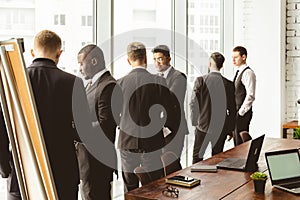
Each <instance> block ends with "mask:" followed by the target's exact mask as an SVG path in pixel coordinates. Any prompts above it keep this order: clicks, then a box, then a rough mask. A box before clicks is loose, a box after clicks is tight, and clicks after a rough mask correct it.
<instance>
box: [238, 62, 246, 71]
mask: <svg viewBox="0 0 300 200" xmlns="http://www.w3.org/2000/svg"><path fill="white" fill-rule="evenodd" d="M246 67H248V65H247V64H243V65H241V66H240V67H239V68H238V69H237V70H239V72H242V71H243V70H244V69H245V68H246Z"/></svg>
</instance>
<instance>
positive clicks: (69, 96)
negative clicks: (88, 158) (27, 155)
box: [27, 30, 91, 200]
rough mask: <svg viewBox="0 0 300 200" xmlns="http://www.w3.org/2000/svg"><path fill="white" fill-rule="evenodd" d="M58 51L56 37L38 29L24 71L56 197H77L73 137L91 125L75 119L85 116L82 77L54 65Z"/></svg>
mask: <svg viewBox="0 0 300 200" xmlns="http://www.w3.org/2000/svg"><path fill="white" fill-rule="evenodd" d="M61 54H62V50H61V39H60V37H59V36H58V35H57V34H56V33H54V32H53V31H50V30H42V31H40V32H39V33H38V34H37V35H36V36H35V38H34V47H33V49H32V50H31V55H32V57H33V59H34V60H33V62H32V64H31V65H30V66H29V67H28V68H27V71H28V75H29V79H30V82H31V86H32V90H33V94H34V98H35V102H36V107H37V111H38V115H39V119H40V123H41V128H42V132H43V138H44V140H45V145H46V149H47V153H48V157H49V162H50V166H51V170H52V174H53V178H54V182H55V186H56V191H57V194H58V198H59V199H68V200H69V199H70V200H77V199H78V184H79V171H78V163H77V157H76V152H75V146H74V139H78V135H77V131H79V129H81V128H82V127H81V126H84V127H85V128H84V130H85V131H87V132H88V131H89V130H91V129H88V127H90V126H91V125H90V124H89V122H88V121H89V120H87V122H86V123H85V121H80V120H78V119H77V118H76V116H79V115H80V116H83V118H86V119H88V117H85V116H88V115H87V110H88V107H87V100H86V96H85V92H84V88H83V83H82V80H80V79H79V78H77V77H75V76H74V75H71V74H69V73H67V72H64V71H62V70H60V69H59V68H58V67H57V64H58V61H59V58H60V56H61ZM73 97H75V98H73ZM77 109H80V110H77ZM74 121H75V124H74ZM74 125H75V126H76V129H77V130H76V129H75V126H74Z"/></svg>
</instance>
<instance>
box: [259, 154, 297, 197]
mask: <svg viewBox="0 0 300 200" xmlns="http://www.w3.org/2000/svg"><path fill="white" fill-rule="evenodd" d="M265 157H266V161H267V165H268V169H269V174H270V179H271V183H272V185H273V186H274V187H276V188H279V189H282V190H285V191H288V192H291V193H294V194H300V155H299V150H298V149H290V150H283V151H273V152H266V153H265Z"/></svg>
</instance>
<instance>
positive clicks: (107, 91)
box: [96, 83, 123, 143]
mask: <svg viewBox="0 0 300 200" xmlns="http://www.w3.org/2000/svg"><path fill="white" fill-rule="evenodd" d="M97 95H99V96H97V97H96V98H97V99H98V100H97V105H96V106H97V107H96V114H97V118H98V121H99V124H100V127H101V128H102V130H103V131H104V133H105V134H106V136H107V137H108V138H109V139H110V141H111V142H112V143H114V142H115V134H113V133H115V128H116V126H117V125H119V123H120V113H121V109H122V103H123V95H122V91H121V88H120V86H119V85H118V84H116V83H110V84H108V85H107V86H106V87H105V88H104V89H103V91H102V92H101V94H97Z"/></svg>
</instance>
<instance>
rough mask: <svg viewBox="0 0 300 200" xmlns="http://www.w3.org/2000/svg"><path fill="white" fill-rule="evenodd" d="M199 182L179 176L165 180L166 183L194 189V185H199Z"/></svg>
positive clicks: (198, 180)
mask: <svg viewBox="0 0 300 200" xmlns="http://www.w3.org/2000/svg"><path fill="white" fill-rule="evenodd" d="M200 182H201V181H200V179H196V178H193V177H188V176H181V175H177V176H172V177H170V178H167V179H166V183H169V184H173V185H180V186H184V187H194V186H196V185H199V184H200Z"/></svg>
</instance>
